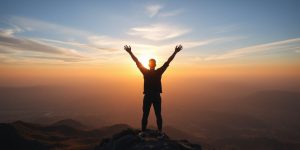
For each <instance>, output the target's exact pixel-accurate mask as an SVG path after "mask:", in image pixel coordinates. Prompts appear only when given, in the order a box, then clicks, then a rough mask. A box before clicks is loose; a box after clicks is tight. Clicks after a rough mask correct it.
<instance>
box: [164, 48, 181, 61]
mask: <svg viewBox="0 0 300 150" xmlns="http://www.w3.org/2000/svg"><path fill="white" fill-rule="evenodd" d="M181 50H182V46H181V45H177V46H176V47H175V51H174V53H173V54H172V55H171V56H170V57H169V59H168V61H167V62H166V63H165V64H167V65H169V64H170V62H171V61H172V60H173V59H174V57H175V55H176V54H177V53H178V52H179V51H181Z"/></svg>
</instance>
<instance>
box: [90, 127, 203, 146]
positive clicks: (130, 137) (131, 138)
mask: <svg viewBox="0 0 300 150" xmlns="http://www.w3.org/2000/svg"><path fill="white" fill-rule="evenodd" d="M139 132H140V131H139V130H135V129H130V128H128V129H126V130H123V131H121V132H119V133H117V134H114V135H113V136H112V138H106V139H103V140H102V141H101V142H100V144H98V145H97V146H96V147H95V148H94V150H148V149H149V150H155V149H159V150H201V146H200V145H198V144H192V143H190V142H188V141H187V140H172V139H170V138H169V137H168V136H167V135H166V136H165V137H164V138H159V137H158V135H157V132H155V131H154V130H148V131H147V133H146V136H145V137H140V136H139V135H138V133H139Z"/></svg>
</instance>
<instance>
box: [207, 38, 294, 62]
mask: <svg viewBox="0 0 300 150" xmlns="http://www.w3.org/2000/svg"><path fill="white" fill-rule="evenodd" d="M299 45H300V38H294V39H288V40H283V41H276V42H271V43H266V44H259V45H254V46H249V47H244V48H239V49H234V50H231V51H229V52H227V53H224V54H221V55H213V56H209V57H207V58H205V59H204V60H220V59H230V58H236V57H242V56H246V55H250V54H255V53H262V52H269V51H285V50H287V49H288V50H293V51H297V50H299Z"/></svg>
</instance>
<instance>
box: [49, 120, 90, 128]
mask: <svg viewBox="0 0 300 150" xmlns="http://www.w3.org/2000/svg"><path fill="white" fill-rule="evenodd" d="M61 125H64V126H69V127H72V128H76V129H83V128H86V126H85V125H83V124H82V123H81V122H79V121H76V120H73V119H64V120H60V121H57V122H55V123H54V124H52V126H61Z"/></svg>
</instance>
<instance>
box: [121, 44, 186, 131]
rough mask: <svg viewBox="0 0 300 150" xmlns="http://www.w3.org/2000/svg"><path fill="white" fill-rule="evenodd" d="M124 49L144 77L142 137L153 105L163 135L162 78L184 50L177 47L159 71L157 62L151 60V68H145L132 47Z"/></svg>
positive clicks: (179, 46) (158, 126)
mask: <svg viewBox="0 0 300 150" xmlns="http://www.w3.org/2000/svg"><path fill="white" fill-rule="evenodd" d="M124 49H125V50H126V51H127V52H128V53H129V55H130V56H131V58H132V59H133V61H134V62H135V63H136V65H137V67H138V68H139V70H140V71H141V73H142V74H143V76H144V92H143V94H144V100H143V117H142V132H141V133H140V134H141V135H144V134H145V131H146V129H147V122H148V116H149V112H150V108H151V105H153V107H154V112H155V116H156V123H157V128H158V132H159V133H160V134H162V123H163V120H162V116H161V96H160V93H162V84H161V78H162V74H163V73H164V72H165V71H166V69H167V68H168V66H169V64H170V62H171V61H172V60H173V59H174V57H175V55H176V54H177V53H178V52H179V51H181V50H182V46H181V45H177V46H176V47H175V51H174V53H173V54H172V55H171V56H170V57H169V59H168V60H167V61H166V62H165V63H164V64H163V65H162V66H161V67H160V68H158V69H155V67H156V60H155V59H150V60H149V64H148V65H149V68H150V69H147V68H145V67H144V66H143V65H142V63H141V62H140V61H139V60H138V59H137V58H136V57H135V56H134V54H133V53H132V51H131V47H130V46H127V45H125V46H124Z"/></svg>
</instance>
